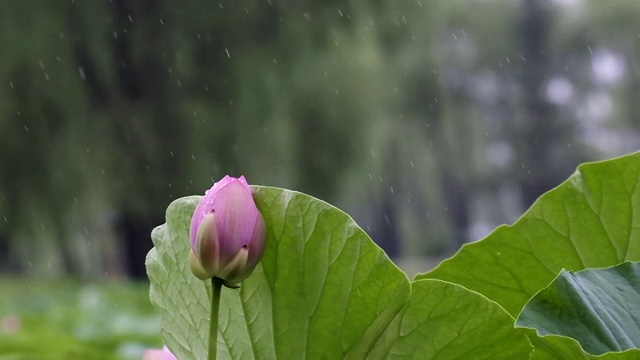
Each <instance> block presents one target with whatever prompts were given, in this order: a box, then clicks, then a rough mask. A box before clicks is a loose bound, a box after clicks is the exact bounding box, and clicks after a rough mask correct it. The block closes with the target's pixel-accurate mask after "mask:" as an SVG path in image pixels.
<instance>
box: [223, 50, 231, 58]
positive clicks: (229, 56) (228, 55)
mask: <svg viewBox="0 0 640 360" xmlns="http://www.w3.org/2000/svg"><path fill="white" fill-rule="evenodd" d="M224 51H225V52H226V53H227V57H228V58H229V59H231V54H229V49H227V48H224Z"/></svg>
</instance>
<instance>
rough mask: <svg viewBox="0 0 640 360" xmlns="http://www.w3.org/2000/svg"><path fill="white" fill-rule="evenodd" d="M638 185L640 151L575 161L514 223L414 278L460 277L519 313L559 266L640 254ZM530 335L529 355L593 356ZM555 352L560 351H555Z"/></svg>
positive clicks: (603, 263)
mask: <svg viewBox="0 0 640 360" xmlns="http://www.w3.org/2000/svg"><path fill="white" fill-rule="evenodd" d="M638 186H640V153H635V154H631V155H627V156H623V157H620V158H617V159H613V160H608V161H602V162H596V163H588V164H583V165H580V166H579V167H578V171H577V172H576V173H574V174H573V175H572V176H571V177H570V178H569V179H568V180H567V181H565V182H564V183H563V184H561V185H560V186H558V187H557V188H555V189H553V190H551V191H550V192H548V193H546V194H544V195H543V196H542V197H540V198H539V199H538V200H537V201H536V202H535V203H534V204H533V206H532V207H531V208H530V209H529V210H528V211H527V212H526V213H525V214H524V215H523V216H522V217H521V218H520V219H519V220H518V221H517V222H516V223H515V224H514V225H512V226H501V227H499V228H497V229H496V230H495V231H494V232H493V233H491V234H490V235H489V236H487V238H485V239H483V240H482V241H479V242H476V243H472V244H467V245H465V246H463V247H462V249H461V250H460V251H459V252H458V253H457V254H456V255H455V256H454V257H452V258H450V259H448V260H445V261H444V262H442V263H441V264H440V265H439V266H438V267H437V268H435V269H434V270H433V271H431V272H428V273H425V274H420V275H418V276H416V278H417V279H441V280H444V281H450V282H454V283H457V284H460V285H462V286H464V287H466V288H468V289H471V290H474V291H477V292H479V293H481V294H483V295H485V296H486V297H488V298H489V299H491V300H493V301H496V302H497V303H499V304H500V305H502V306H503V307H504V308H505V309H506V310H507V311H508V312H509V313H510V314H511V315H513V316H517V314H519V313H520V311H521V310H522V308H523V307H524V305H525V304H526V303H527V301H529V299H530V298H531V297H532V296H533V295H534V294H536V293H537V292H538V291H540V290H541V289H543V288H545V287H546V286H548V285H549V283H550V282H551V281H552V280H553V279H554V278H555V277H556V276H557V275H558V273H560V271H561V270H562V269H563V268H564V269H568V270H582V269H585V268H588V267H608V266H613V265H617V264H619V263H621V262H624V261H638V260H640V231H638V230H639V228H640V217H639V216H638V212H640V191H637V188H638ZM529 335H530V338H531V341H532V343H533V344H534V347H535V348H536V350H534V353H533V354H532V358H536V356H541V355H540V353H546V355H544V356H541V357H539V358H540V359H542V358H545V359H546V358H558V359H564V358H568V357H566V355H567V354H572V353H573V354H574V355H575V356H577V357H575V358H576V359H588V358H591V357H590V356H589V355H588V354H586V353H581V354H578V353H577V351H578V350H580V348H579V347H576V346H575V345H576V344H575V343H573V342H572V341H571V339H567V338H563V337H554V336H546V337H536V335H535V333H529ZM554 352H556V353H557V354H558V353H563V354H564V355H562V356H559V357H554V355H552V354H553V353H554ZM632 352H633V351H632ZM536 353H538V355H536ZM608 356H618V355H616V354H609V355H608ZM629 356H631V355H629ZM634 356H635V355H634ZM607 358H608V357H607ZM616 358H617V357H616Z"/></svg>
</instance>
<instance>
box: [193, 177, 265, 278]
mask: <svg viewBox="0 0 640 360" xmlns="http://www.w3.org/2000/svg"><path fill="white" fill-rule="evenodd" d="M265 238H266V230H265V224H264V220H263V218H262V215H261V214H260V211H258V208H257V207H256V203H255V202H254V200H253V195H252V194H251V188H249V184H247V180H245V178H244V176H241V177H240V178H233V177H230V176H225V177H224V178H223V179H222V180H220V181H218V182H217V183H215V184H214V185H213V187H212V188H211V189H209V190H207V191H206V192H205V195H204V196H203V197H202V199H201V200H200V203H199V204H198V206H197V207H196V210H195V211H194V213H193V217H192V219H191V230H190V241H191V253H190V257H189V264H190V266H191V271H192V272H193V274H194V275H195V276H197V277H198V278H199V279H202V280H206V279H209V278H212V277H216V278H220V279H222V280H223V281H224V284H225V285H226V286H228V287H238V286H239V285H238V284H239V283H240V282H241V281H242V280H244V279H246V278H247V276H249V275H250V274H251V273H252V272H253V269H255V267H256V265H258V262H260V259H261V258H262V254H263V253H264V243H265Z"/></svg>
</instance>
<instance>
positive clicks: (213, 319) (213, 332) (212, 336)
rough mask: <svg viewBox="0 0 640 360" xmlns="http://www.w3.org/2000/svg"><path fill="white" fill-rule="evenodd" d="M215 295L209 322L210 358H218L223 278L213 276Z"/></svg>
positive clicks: (212, 298) (210, 359) (212, 300)
mask: <svg viewBox="0 0 640 360" xmlns="http://www.w3.org/2000/svg"><path fill="white" fill-rule="evenodd" d="M211 286H212V287H213V296H212V297H211V316H210V317H209V318H210V320H209V321H210V322H209V355H208V357H207V359H208V360H216V355H217V350H218V310H219V309H220V293H221V292H222V279H219V278H217V277H213V278H211Z"/></svg>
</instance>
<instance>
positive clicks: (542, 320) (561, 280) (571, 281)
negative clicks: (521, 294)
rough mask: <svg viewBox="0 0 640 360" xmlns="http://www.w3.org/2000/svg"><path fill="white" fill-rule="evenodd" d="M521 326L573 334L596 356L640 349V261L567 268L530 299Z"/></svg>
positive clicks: (554, 332)
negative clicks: (588, 267)
mask: <svg viewBox="0 0 640 360" xmlns="http://www.w3.org/2000/svg"><path fill="white" fill-rule="evenodd" d="M516 325H517V326H521V327H529V328H535V329H536V330H537V331H538V333H539V334H541V335H548V334H555V335H563V336H567V337H571V338H573V339H576V340H577V341H578V342H579V343H580V344H581V345H582V348H584V349H585V350H586V351H587V352H589V353H591V354H595V355H601V354H604V353H607V352H611V351H625V350H630V349H638V348H640V264H638V263H624V264H622V265H618V266H615V267H611V268H607V269H588V270H583V271H579V272H568V271H562V272H561V273H560V275H558V277H557V278H556V279H555V280H553V282H552V283H551V285H549V286H548V287H546V288H545V289H543V290H542V291H540V292H539V293H538V294H536V295H535V296H534V297H533V298H532V299H531V300H530V301H529V302H528V303H527V305H526V306H525V307H524V310H523V311H522V313H520V316H519V317H518V320H517V322H516ZM638 351H639V352H640V350H638Z"/></svg>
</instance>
